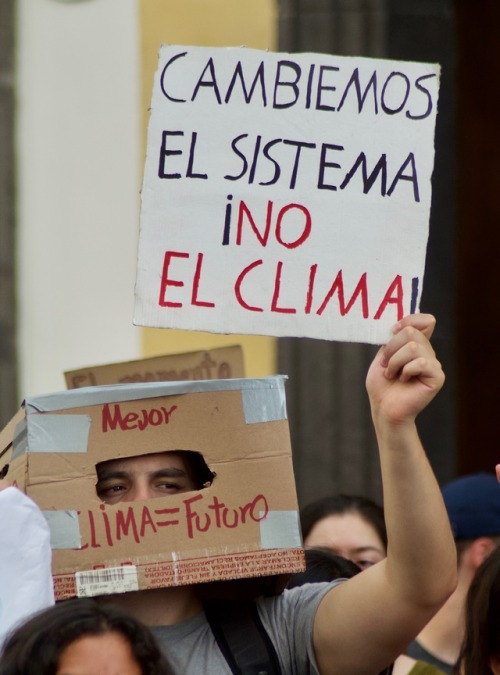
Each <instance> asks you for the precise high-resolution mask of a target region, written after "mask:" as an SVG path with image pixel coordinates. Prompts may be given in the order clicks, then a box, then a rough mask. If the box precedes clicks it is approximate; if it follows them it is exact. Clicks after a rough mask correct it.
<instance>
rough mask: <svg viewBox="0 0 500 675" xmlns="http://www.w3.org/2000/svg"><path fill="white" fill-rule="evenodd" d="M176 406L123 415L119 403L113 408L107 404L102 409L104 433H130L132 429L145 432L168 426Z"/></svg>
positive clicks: (144, 409) (147, 409)
mask: <svg viewBox="0 0 500 675" xmlns="http://www.w3.org/2000/svg"><path fill="white" fill-rule="evenodd" d="M176 409H177V406H176V405H173V406H172V407H171V408H168V409H167V408H165V406H162V405H161V406H158V407H156V408H142V410H141V411H140V413H138V412H128V413H126V414H123V412H122V409H121V408H120V405H119V404H118V403H115V404H114V405H113V407H112V408H111V407H110V405H109V403H106V404H105V405H104V406H103V409H102V431H103V432H104V433H106V432H108V431H116V429H119V430H120V431H130V430H131V429H138V430H139V431H144V430H145V429H147V427H150V426H151V427H158V426H161V425H162V424H168V423H169V422H170V417H171V415H172V413H173V412H174V410H176Z"/></svg>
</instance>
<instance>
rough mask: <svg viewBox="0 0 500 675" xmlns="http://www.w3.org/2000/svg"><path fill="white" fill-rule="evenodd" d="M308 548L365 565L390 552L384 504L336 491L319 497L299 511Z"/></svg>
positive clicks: (367, 565) (362, 566) (375, 561)
mask: <svg viewBox="0 0 500 675" xmlns="http://www.w3.org/2000/svg"><path fill="white" fill-rule="evenodd" d="M300 522H301V527H302V536H303V539H304V546H305V547H306V548H322V549H327V550H330V551H332V552H333V553H335V554H337V555H340V556H342V557H343V558H347V559H349V560H352V561H353V562H355V563H356V565H358V566H359V567H360V568H361V569H365V568H367V567H370V566H371V565H374V564H375V563H377V562H380V560H383V559H384V558H385V557H386V555H387V531H386V527H385V521H384V511H383V508H382V507H381V506H379V505H378V504H376V503H375V502H373V501H372V500H371V499H368V498H366V497H359V496H353V495H343V494H340V495H334V496H331V497H324V498H323V499H318V500H316V501H314V502H312V503H310V504H308V505H307V506H305V507H304V508H303V509H302V510H301V513H300Z"/></svg>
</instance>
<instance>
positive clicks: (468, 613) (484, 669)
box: [453, 548, 500, 675]
mask: <svg viewBox="0 0 500 675" xmlns="http://www.w3.org/2000/svg"><path fill="white" fill-rule="evenodd" d="M495 656H496V657H500V548H496V549H495V550H494V551H493V552H492V553H491V554H490V555H489V556H488V557H487V558H486V560H484V561H483V563H482V564H481V565H480V566H479V567H478V568H477V570H476V573H475V575H474V579H473V580H472V583H471V585H470V588H469V591H468V593H467V600H466V603H465V635H464V640H463V642H462V648H461V650H460V656H459V658H458V661H457V663H456V666H455V668H454V670H453V672H454V673H457V674H458V673H460V674H462V675H477V674H478V673H481V675H491V674H492V673H493V671H492V669H491V667H490V660H491V658H492V657H495Z"/></svg>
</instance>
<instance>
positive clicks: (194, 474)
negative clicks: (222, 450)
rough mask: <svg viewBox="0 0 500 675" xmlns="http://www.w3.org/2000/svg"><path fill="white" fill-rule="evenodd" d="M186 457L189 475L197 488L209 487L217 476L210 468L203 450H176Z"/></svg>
mask: <svg viewBox="0 0 500 675" xmlns="http://www.w3.org/2000/svg"><path fill="white" fill-rule="evenodd" d="M173 452H176V453H178V454H179V455H181V457H182V458H183V459H184V461H185V463H186V467H187V470H188V472H189V475H190V477H191V479H192V481H193V483H194V484H195V485H196V489H197V490H201V489H202V488H204V487H208V486H209V485H211V484H212V483H213V480H214V478H215V476H216V474H215V472H214V471H211V470H210V469H209V468H208V465H207V463H206V462H205V458H204V457H203V455H202V454H201V452H197V451H196V450H174V451H173Z"/></svg>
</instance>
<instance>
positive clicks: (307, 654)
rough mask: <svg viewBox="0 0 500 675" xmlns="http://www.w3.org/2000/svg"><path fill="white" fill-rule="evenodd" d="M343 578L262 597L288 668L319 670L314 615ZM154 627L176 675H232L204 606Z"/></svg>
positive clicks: (262, 610) (295, 672)
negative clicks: (192, 614)
mask: <svg viewBox="0 0 500 675" xmlns="http://www.w3.org/2000/svg"><path fill="white" fill-rule="evenodd" d="M337 583H338V582H333V583H329V584H328V583H319V584H305V585H304V586H300V587H298V588H292V589H290V590H289V591H284V592H283V593H282V594H281V595H278V596H275V597H271V598H260V599H259V600H258V601H257V606H258V609H259V614H260V617H261V620H262V623H263V625H264V628H265V629H266V631H267V633H268V635H269V637H270V638H271V640H272V642H273V644H274V647H275V649H276V652H277V654H278V658H279V661H280V665H281V669H282V672H283V673H284V674H286V675H309V674H310V675H317V674H318V670H317V667H316V661H315V658H314V652H313V642H312V635H313V626H314V617H315V615H316V610H317V608H318V605H319V603H320V601H321V599H322V598H323V596H324V595H325V593H326V592H327V591H328V590H329V589H331V588H333V586H335V585H336V584H337ZM153 632H154V634H155V637H156V639H157V641H158V642H159V644H160V646H161V648H162V650H163V651H164V652H165V654H166V656H167V658H168V660H169V662H170V664H171V666H172V668H173V670H174V672H175V673H176V675H226V674H227V675H231V670H230V669H229V666H228V665H227V662H226V660H225V658H224V656H223V654H222V652H221V651H220V649H219V647H218V645H217V643H216V641H215V638H214V636H213V633H212V631H211V629H210V626H209V624H208V622H207V619H206V617H205V614H204V613H203V612H202V613H201V614H198V615H197V616H195V617H194V618H193V619H190V620H189V621H184V622H183V623H180V624H176V625H174V626H157V627H153Z"/></svg>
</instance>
